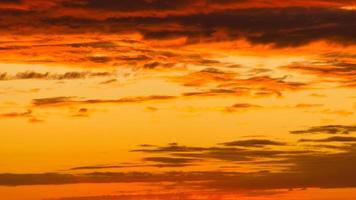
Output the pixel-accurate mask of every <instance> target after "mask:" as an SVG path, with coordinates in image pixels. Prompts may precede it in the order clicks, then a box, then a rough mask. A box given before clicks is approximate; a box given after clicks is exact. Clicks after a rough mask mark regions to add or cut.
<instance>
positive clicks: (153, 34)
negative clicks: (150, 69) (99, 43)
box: [0, 0, 356, 47]
mask: <svg viewBox="0 0 356 200" xmlns="http://www.w3.org/2000/svg"><path fill="white" fill-rule="evenodd" d="M106 2H107V3H106ZM113 2H115V3H113ZM224 2H225V1H224ZM225 3H228V2H225ZM194 4H199V3H197V2H193V3H192V2H191V1H185V0H184V1H169V2H168V1H161V0H157V1H156V0H155V1H144V0H142V2H141V3H138V4H135V3H131V1H111V0H110V1H109V0H106V1H104V2H103V1H96V0H90V1H86V2H84V3H83V2H79V3H78V2H74V3H73V2H72V1H71V2H66V3H65V5H66V6H65V7H71V8H73V7H83V9H84V11H85V9H94V8H95V9H99V10H102V9H104V10H106V9H109V10H110V9H112V10H120V9H122V10H123V11H130V10H143V11H142V12H144V11H146V10H147V9H148V10H150V9H151V10H157V11H159V10H166V9H171V10H176V9H180V8H182V7H191V5H194ZM53 12H55V13H56V10H54V11H53ZM57 12H60V11H57ZM67 13H68V12H67ZM57 15H59V16H58V17H55V16H53V15H46V14H45V13H42V12H40V13H39V12H35V11H31V10H27V11H18V10H16V11H13V10H12V11H10V10H9V11H7V12H2V13H1V14H0V18H1V19H3V20H2V21H0V27H3V28H5V27H6V29H3V30H2V32H3V33H17V34H22V33H23V30H27V32H26V33H38V32H42V33H48V32H54V33H56V34H68V33H90V32H96V33H97V32H101V33H128V32H131V33H133V32H137V33H140V34H142V35H143V36H144V38H145V39H147V40H162V39H174V38H179V37H186V38H187V42H188V43H197V42H209V41H227V40H236V39H246V40H248V41H249V42H251V43H253V44H273V45H274V46H275V47H288V46H300V45H304V44H307V43H310V42H313V41H318V40H329V41H333V42H338V43H342V44H354V43H355V42H356V40H355V37H354V35H355V34H356V33H355V30H356V29H355V28H354V27H355V26H356V24H355V21H356V16H355V13H354V11H350V10H344V9H336V8H318V7H313V8H303V7H299V8H298V7H284V8H248V9H247V8H246V9H241V8H240V9H219V10H216V11H214V12H208V13H194V12H193V13H191V14H187V15H175V16H171V15H169V16H163V17H162V16H157V17H155V16H145V15H142V16H130V17H125V16H115V15H114V16H112V15H111V17H106V18H99V17H98V18H95V17H94V18H88V17H79V16H75V15H66V16H61V15H60V14H57ZM19 17H21V21H19ZM34 19H36V20H34ZM27 20H29V21H27ZM5 30H6V31H5Z"/></svg>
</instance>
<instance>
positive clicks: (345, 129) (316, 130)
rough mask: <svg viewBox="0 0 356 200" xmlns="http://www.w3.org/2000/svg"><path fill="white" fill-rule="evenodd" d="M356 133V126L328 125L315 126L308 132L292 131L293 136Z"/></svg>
mask: <svg viewBox="0 0 356 200" xmlns="http://www.w3.org/2000/svg"><path fill="white" fill-rule="evenodd" d="M353 132H356V126H345V125H327V126H315V127H311V128H309V129H307V130H295V131H291V132H290V133H292V134H350V133H353Z"/></svg>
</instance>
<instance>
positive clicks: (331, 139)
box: [299, 136, 356, 142]
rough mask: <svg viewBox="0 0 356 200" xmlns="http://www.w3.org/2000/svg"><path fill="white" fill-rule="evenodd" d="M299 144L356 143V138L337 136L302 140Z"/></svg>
mask: <svg viewBox="0 0 356 200" xmlns="http://www.w3.org/2000/svg"><path fill="white" fill-rule="evenodd" d="M299 142H356V137H343V136H335V137H329V138H325V139H301V140H299Z"/></svg>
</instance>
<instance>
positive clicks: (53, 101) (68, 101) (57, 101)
mask: <svg viewBox="0 0 356 200" xmlns="http://www.w3.org/2000/svg"><path fill="white" fill-rule="evenodd" d="M175 98H176V97H174V96H155V95H152V96H139V97H127V98H121V99H87V100H79V99H78V98H76V97H51V98H41V99H33V100H32V103H33V105H34V106H65V105H85V104H124V103H144V102H148V101H163V100H173V99H175Z"/></svg>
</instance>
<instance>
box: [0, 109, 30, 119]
mask: <svg viewBox="0 0 356 200" xmlns="http://www.w3.org/2000/svg"><path fill="white" fill-rule="evenodd" d="M30 116H32V111H31V110H28V111H26V112H10V113H2V114H0V117H3V118H17V117H30Z"/></svg>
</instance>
